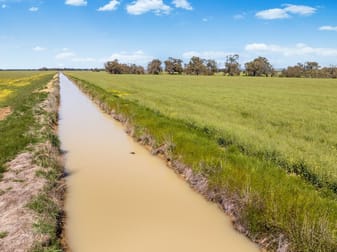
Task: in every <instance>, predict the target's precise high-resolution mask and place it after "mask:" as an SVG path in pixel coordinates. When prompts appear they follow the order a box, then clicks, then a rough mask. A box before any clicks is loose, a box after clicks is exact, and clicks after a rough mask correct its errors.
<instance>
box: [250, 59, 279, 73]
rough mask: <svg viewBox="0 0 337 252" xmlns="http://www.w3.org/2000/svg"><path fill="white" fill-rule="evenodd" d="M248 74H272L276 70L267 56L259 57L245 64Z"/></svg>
mask: <svg viewBox="0 0 337 252" xmlns="http://www.w3.org/2000/svg"><path fill="white" fill-rule="evenodd" d="M245 69H246V70H245V71H246V74H247V75H248V76H271V75H272V74H273V72H274V69H273V67H272V65H271V64H270V63H269V61H268V59H267V58H265V57H258V58H256V59H254V60H253V61H250V62H247V63H246V64H245Z"/></svg>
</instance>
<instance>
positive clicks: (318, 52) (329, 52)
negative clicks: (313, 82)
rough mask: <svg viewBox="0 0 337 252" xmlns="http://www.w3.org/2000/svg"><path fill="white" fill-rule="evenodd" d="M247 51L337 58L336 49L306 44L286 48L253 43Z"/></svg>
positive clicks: (248, 46) (247, 46) (247, 47)
mask: <svg viewBox="0 0 337 252" xmlns="http://www.w3.org/2000/svg"><path fill="white" fill-rule="evenodd" d="M245 50H246V51H249V52H257V53H276V54H281V55H283V56H310V55H312V56H321V57H336V56H337V49H336V48H324V47H311V46H309V45H306V44H304V43H298V44H296V45H295V46H294V47H284V46H280V45H273V44H265V43H252V44H247V45H246V46H245Z"/></svg>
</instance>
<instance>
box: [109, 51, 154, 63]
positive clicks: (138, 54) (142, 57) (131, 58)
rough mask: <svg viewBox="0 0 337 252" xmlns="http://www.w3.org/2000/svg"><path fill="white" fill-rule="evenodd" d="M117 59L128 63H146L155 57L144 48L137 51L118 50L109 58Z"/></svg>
mask: <svg viewBox="0 0 337 252" xmlns="http://www.w3.org/2000/svg"><path fill="white" fill-rule="evenodd" d="M115 59H117V60H118V61H119V62H121V63H126V64H130V63H133V64H140V65H145V64H147V63H148V62H149V61H151V60H152V59H153V57H152V56H150V55H147V54H145V53H144V52H143V51H142V50H138V51H135V52H118V53H113V54H112V55H111V56H110V57H109V59H108V60H115Z"/></svg>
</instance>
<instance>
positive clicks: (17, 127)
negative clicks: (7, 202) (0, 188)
mask: <svg viewBox="0 0 337 252" xmlns="http://www.w3.org/2000/svg"><path fill="white" fill-rule="evenodd" d="M3 74H4V73H3V72H1V73H0V77H3V76H2V75H3ZM10 74H11V75H9V74H6V79H0V95H1V94H3V95H2V98H0V108H4V107H9V108H10V110H11V111H12V113H11V115H10V116H8V117H7V118H6V119H5V120H1V121H0V132H1V134H0V142H1V145H0V153H1V156H0V176H1V173H3V172H4V171H5V164H6V162H8V161H10V160H11V159H13V158H14V157H15V155H17V154H18V153H19V152H20V151H22V150H23V149H24V148H25V147H26V146H28V145H29V144H33V143H36V142H37V140H38V139H37V138H36V137H35V136H34V134H30V133H29V131H30V129H31V128H35V129H36V128H38V123H37V122H36V121H35V119H34V115H33V113H34V106H35V105H36V104H38V103H40V102H42V101H43V100H45V99H46V98H47V94H46V93H40V92H34V91H35V90H39V89H42V88H43V87H44V86H45V85H46V83H48V81H49V80H50V79H51V78H52V76H53V75H54V74H55V73H54V74H53V73H52V74H51V73H49V74H45V75H35V76H30V77H25V78H16V77H15V76H16V73H15V72H10ZM28 74H31V72H28ZM18 76H22V73H19V74H18ZM18 122H20V123H18Z"/></svg>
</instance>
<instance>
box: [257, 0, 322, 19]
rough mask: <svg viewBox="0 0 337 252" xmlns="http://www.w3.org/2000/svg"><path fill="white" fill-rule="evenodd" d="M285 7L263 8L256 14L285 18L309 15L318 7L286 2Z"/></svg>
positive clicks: (266, 17)
mask: <svg viewBox="0 0 337 252" xmlns="http://www.w3.org/2000/svg"><path fill="white" fill-rule="evenodd" d="M283 6H284V8H273V9H268V10H262V11H259V12H257V13H256V14H255V16H256V17H257V18H260V19H267V20H272V19H285V18H289V17H291V16H292V15H300V16H309V15H312V14H314V13H315V12H316V11H317V9H316V8H314V7H311V6H306V5H294V4H284V5H283Z"/></svg>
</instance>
